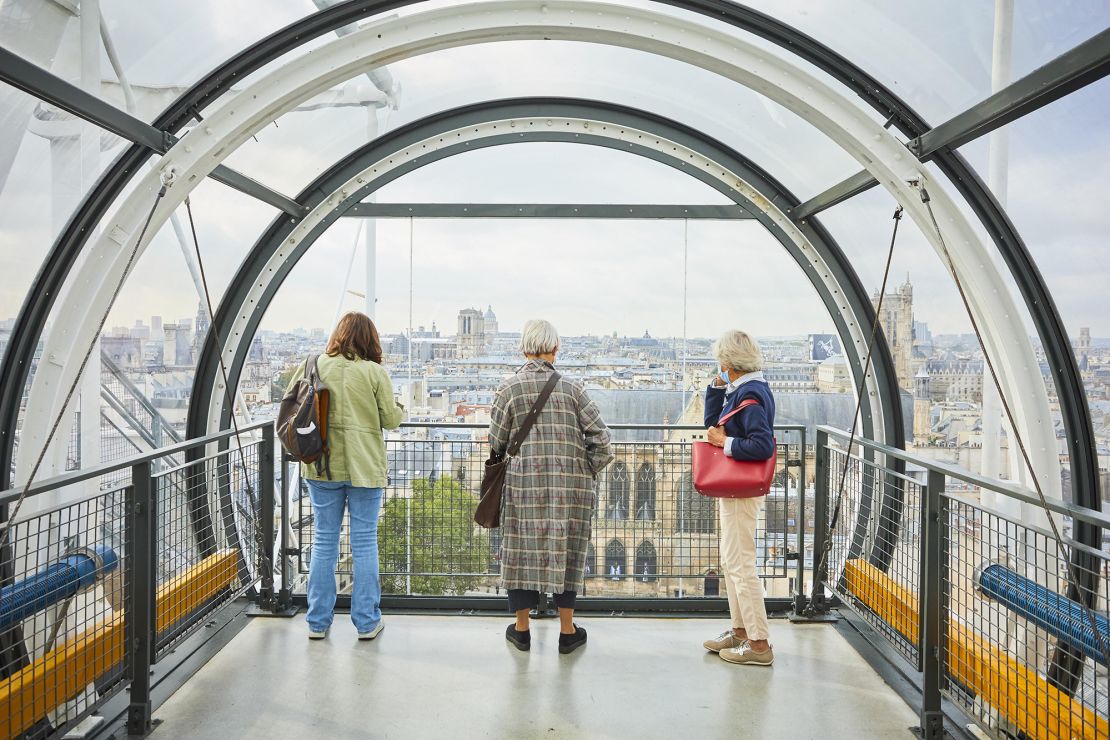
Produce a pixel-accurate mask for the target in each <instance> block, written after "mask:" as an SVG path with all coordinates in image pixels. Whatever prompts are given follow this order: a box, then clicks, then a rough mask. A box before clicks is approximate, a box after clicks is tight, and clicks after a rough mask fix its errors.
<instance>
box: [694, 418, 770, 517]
mask: <svg viewBox="0 0 1110 740" xmlns="http://www.w3.org/2000/svg"><path fill="white" fill-rule="evenodd" d="M758 403H759V401H757V400H755V399H754V398H748V399H745V400H743V401H741V402H740V405H739V406H737V407H736V408H734V409H733V410H732V411H730V412H728V413H727V414H725V415H724V416H723V417H721V419H719V420H718V421H717V426H719V427H720V426H724V424H725V422H726V421H728V420H729V419H731V418H732V417H733V415H735V414H738V413H740V412H741V411H743V410H744V409H746V408H748V407H749V406H754V405H757V404H758ZM773 441H774V440H772V442H773ZM775 458H776V455H771V456H770V457H769V458H767V459H766V460H733V459H732V458H731V457H729V456H728V455H726V454H725V451H724V450H723V449H722V448H720V447H717V446H716V445H711V444H709V443H708V442H695V443H694V459H693V470H694V488H695V489H696V490H697V492H698V493H700V494H701V495H702V496H713V497H715V498H755V497H757V496H766V495H767V493H768V492H769V491H770V490H771V480H772V479H773V478H774V477H775Z"/></svg>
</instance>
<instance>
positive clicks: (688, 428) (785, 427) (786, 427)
mask: <svg viewBox="0 0 1110 740" xmlns="http://www.w3.org/2000/svg"><path fill="white" fill-rule="evenodd" d="M605 426H606V428H608V429H612V430H615V431H649V432H655V431H659V432H672V431H673V432H704V431H705V426H704V425H702V424H606V425H605ZM400 428H401V429H489V424H488V423H486V424H481V423H474V422H463V421H452V422H442V421H403V422H401V426H400ZM774 428H775V429H776V430H777V431H784V432H793V431H798V430H799V429H807V428H808V427H807V426H806V425H805V424H775V426H774Z"/></svg>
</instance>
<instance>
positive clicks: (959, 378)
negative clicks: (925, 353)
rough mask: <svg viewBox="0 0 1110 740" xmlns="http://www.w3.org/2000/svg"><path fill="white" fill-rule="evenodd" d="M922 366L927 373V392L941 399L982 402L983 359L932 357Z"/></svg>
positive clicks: (935, 400) (937, 400)
mask: <svg viewBox="0 0 1110 740" xmlns="http://www.w3.org/2000/svg"><path fill="white" fill-rule="evenodd" d="M924 367H925V369H926V371H927V372H928V374H929V394H930V397H931V399H932V401H933V402H934V403H940V402H941V401H966V402H968V403H982V402H983V361H982V360H979V359H969V358H966V357H964V358H960V357H946V358H934V359H931V360H928V361H927V362H926V363H925V364H924Z"/></svg>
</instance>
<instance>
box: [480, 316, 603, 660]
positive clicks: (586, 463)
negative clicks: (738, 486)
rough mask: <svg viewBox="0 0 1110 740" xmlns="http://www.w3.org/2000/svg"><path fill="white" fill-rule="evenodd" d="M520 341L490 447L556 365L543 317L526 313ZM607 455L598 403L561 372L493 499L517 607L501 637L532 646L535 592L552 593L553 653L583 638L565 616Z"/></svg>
mask: <svg viewBox="0 0 1110 740" xmlns="http://www.w3.org/2000/svg"><path fill="white" fill-rule="evenodd" d="M520 349H521V351H522V352H523V353H524V356H525V357H527V358H528V362H526V363H525V364H524V365H523V366H522V367H521V368H520V370H518V371H517V373H516V374H515V375H513V376H512V377H511V378H509V379H508V380H507V381H505V383H504V384H503V385H502V386H501V387H500V388H499V389H498V390H497V395H496V397H495V398H494V401H493V409H492V411H491V414H490V446H491V447H492V448H493V449H494V450H495V451H497V452H504V451H505V449H506V448H507V447H508V446H509V440H510V439H512V437H513V435H514V434H515V433H516V431H517V429H519V428H520V424H521V422H522V421H523V420H524V417H526V416H527V415H528V412H529V411H530V410H531V409H532V405H533V404H534V403H535V402H536V399H537V397H538V396H539V394H540V391H541V390H542V389H543V387H544V386H545V385H546V384H547V382H548V380H549V379H550V378H551V375H552V374H553V373H554V372H555V367H554V363H555V354H556V353H557V352H558V350H559V335H558V333H557V332H556V331H555V327H554V326H552V325H551V323H550V322H548V321H542V320H532V321H529V322H527V323H526V324H525V325H524V332H523V334H522V336H521V340H520ZM612 460H613V453H612V451H611V450H610V447H609V430H608V429H607V428H606V427H605V422H604V421H602V420H601V413H600V412H599V411H598V409H597V406H596V405H595V404H594V402H593V401H592V400H591V399H590V397H589V396H588V395H586V391H585V390H584V389H583V388H582V386H580V385H579V384H578V383H576V382H574V381H572V380H569V379H567V378H564V377H560V378H559V380H558V382H557V383H556V385H555V388H554V390H553V391H552V393H551V397H550V398H548V400H547V404H546V405H545V406H544V407H543V410H542V411H541V412H540V415H539V417H538V418H537V419H536V422H535V424H534V426H533V427H532V430H531V431H530V432H529V433H528V437H527V438H526V439H525V440H524V444H523V445H522V446H521V448H520V453H519V454H518V455H517V456H516V457H515V458H514V459H513V461H512V463H510V465H509V471H508V475H507V477H506V480H505V491H504V494H503V499H502V504H501V506H502V510H501V533H502V540H501V577H502V581H503V582H504V585H505V588H506V589H507V590H508V592H509V610H510V611H512V612H515V613H516V623H515V624H510V625H509V627H508V629H507V630H506V631H505V637H506V639H507V640H508V641H509V642H511V643H512V644H513V645H515V646H516V647H517V649H519V650H528V649H529V648H530V647H531V640H532V637H531V633H530V632H529V628H528V615H529V612H530V611H531V609H532V608H533V607H535V606H536V605H537V604H538V603H539V596H540V592H541V591H542V592H544V593H551V594H554V596H555V604H556V606H558V607H559V622H560V629H559V633H560V634H559V652H560V653H569V652H572V651H574V650H575V649H577V648H579V647H581V646H582V645H584V644H585V642H586V630H584V629H582V628H581V627H578V626H577V625H575V624H574V600H575V596H576V595H577V593H578V591H580V590H581V588H582V579H583V570H584V568H585V565H586V548H587V546H588V544H589V542H590V522H591V519H592V518H593V512H594V508H595V507H596V505H597V496H596V495H595V493H594V479H595V478H596V476H597V474H598V473H600V472H601V471H602V470H603V469H604V468H605V466H606V465H608V464H609V463H610V462H612Z"/></svg>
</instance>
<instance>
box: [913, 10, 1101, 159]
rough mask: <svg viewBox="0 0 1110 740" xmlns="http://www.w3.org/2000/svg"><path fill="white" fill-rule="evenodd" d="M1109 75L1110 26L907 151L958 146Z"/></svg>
mask: <svg viewBox="0 0 1110 740" xmlns="http://www.w3.org/2000/svg"><path fill="white" fill-rule="evenodd" d="M1107 74H1110V29H1106V30H1104V31H1102V32H1100V33H1098V34H1095V35H1094V36H1092V37H1091V38H1090V39H1088V40H1087V41H1084V42H1083V43H1082V44H1080V45H1079V46H1077V47H1075V48H1074V49H1072V50H1071V51H1068V52H1065V53H1063V54H1061V55H1060V56H1058V57H1056V58H1055V59H1053V60H1052V61H1051V62H1049V63H1048V64H1046V65H1044V66H1043V67H1040V68H1038V69H1036V70H1034V71H1032V72H1030V73H1029V74H1027V75H1026V76H1025V77H1022V78H1021V79H1020V80H1017V81H1016V82H1014V83H1012V84H1011V85H1009V86H1007V87H1004V88H1002V89H1001V90H999V91H998V92H996V93H995V94H994V95H991V96H990V97H989V98H987V99H986V100H983V101H982V102H979V103H976V104H975V105H973V106H971V107H970V108H968V109H967V110H965V111H964V112H963V113H960V114H958V115H956V116H953V117H952V118H950V119H948V120H947V121H945V122H944V123H942V124H940V125H939V126H937V127H935V128H933V129H932V130H930V131H926V132H925V133H923V134H921V135H920V136H918V137H917V138H916V139H914V140H913V141H911V142H910V143H909V147H910V151H912V152H913V153H914V154H916V155H917V156H918V157H919V158H920V159H922V160H925V161H927V160H929V159H931V158H932V156H933V155H934V154H935V153H936V152H937V151H939V150H941V149H958V148H959V147H961V146H963V145H964V144H966V143H967V142H969V141H973V140H975V139H978V138H979V137H980V136H983V135H985V134H989V133H990V132H991V131H994V130H995V129H996V128H998V127H999V126H1005V125H1006V124H1007V123H1010V122H1011V121H1016V120H1017V119H1019V118H1021V117H1022V116H1024V115H1027V114H1029V113H1032V112H1033V111H1035V110H1037V109H1038V108H1042V107H1044V106H1046V105H1048V104H1049V103H1051V102H1052V101H1054V100H1058V99H1060V98H1062V97H1064V96H1065V95H1068V94H1069V93H1072V92H1074V91H1076V90H1078V89H1080V88H1082V87H1085V86H1087V85H1089V84H1091V83H1092V82H1095V81H1097V80H1101V79H1102V78H1103V77H1105V76H1106V75H1107Z"/></svg>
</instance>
